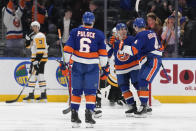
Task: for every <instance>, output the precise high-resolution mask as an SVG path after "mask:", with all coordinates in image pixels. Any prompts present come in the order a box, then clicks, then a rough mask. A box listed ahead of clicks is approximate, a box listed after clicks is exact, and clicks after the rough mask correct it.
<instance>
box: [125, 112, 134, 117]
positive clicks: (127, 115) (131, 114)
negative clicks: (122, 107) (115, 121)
mask: <svg viewBox="0 0 196 131" xmlns="http://www.w3.org/2000/svg"><path fill="white" fill-rule="evenodd" d="M126 117H134V114H133V113H126Z"/></svg>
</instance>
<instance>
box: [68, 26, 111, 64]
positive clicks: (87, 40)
mask: <svg viewBox="0 0 196 131" xmlns="http://www.w3.org/2000/svg"><path fill="white" fill-rule="evenodd" d="M64 52H65V61H66V63H68V62H69V60H70V56H71V55H72V56H71V57H72V58H71V59H72V60H73V61H76V62H79V63H84V64H100V65H101V66H102V67H103V66H105V65H106V64H107V58H108V57H107V50H106V44H105V37H104V34H103V32H101V31H99V30H97V29H94V28H89V27H79V28H75V29H73V30H72V31H71V32H70V36H69V39H68V41H67V43H66V45H65V47H64Z"/></svg>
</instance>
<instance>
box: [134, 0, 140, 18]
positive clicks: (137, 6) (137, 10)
mask: <svg viewBox="0 0 196 131" xmlns="http://www.w3.org/2000/svg"><path fill="white" fill-rule="evenodd" d="M139 3H140V0H137V1H136V2H135V11H136V12H137V15H138V17H140V14H139Z"/></svg>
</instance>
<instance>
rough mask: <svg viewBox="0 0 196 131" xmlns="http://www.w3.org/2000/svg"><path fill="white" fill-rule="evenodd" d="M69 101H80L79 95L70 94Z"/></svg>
mask: <svg viewBox="0 0 196 131" xmlns="http://www.w3.org/2000/svg"><path fill="white" fill-rule="evenodd" d="M71 102H76V103H80V102H81V97H80V96H71Z"/></svg>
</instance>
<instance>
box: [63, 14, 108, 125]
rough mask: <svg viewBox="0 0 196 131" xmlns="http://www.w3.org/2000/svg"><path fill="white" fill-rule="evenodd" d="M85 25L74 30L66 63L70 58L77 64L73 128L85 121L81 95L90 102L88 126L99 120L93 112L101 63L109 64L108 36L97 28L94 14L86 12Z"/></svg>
mask: <svg viewBox="0 0 196 131" xmlns="http://www.w3.org/2000/svg"><path fill="white" fill-rule="evenodd" d="M82 22H83V26H81V27H79V28H75V29H73V30H71V32H70V37H69V39H68V41H67V42H66V45H65V47H64V54H65V62H66V63H69V60H70V57H71V59H72V60H73V61H74V62H73V66H72V75H71V80H72V82H71V83H72V96H71V122H73V123H74V125H73V127H79V125H80V123H81V120H80V119H79V117H78V110H79V106H80V102H81V96H82V94H83V93H84V95H85V99H86V110H85V123H87V127H93V124H95V123H96V122H95V120H94V119H93V118H92V113H93V111H94V108H95V99H96V91H97V89H98V86H99V66H98V65H99V64H100V66H101V67H105V66H106V64H107V59H108V56H107V50H106V45H105V37H104V34H103V32H102V31H100V30H97V29H94V28H93V25H94V22H95V17H94V14H93V13H91V12H85V13H84V14H83V17H82Z"/></svg>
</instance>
